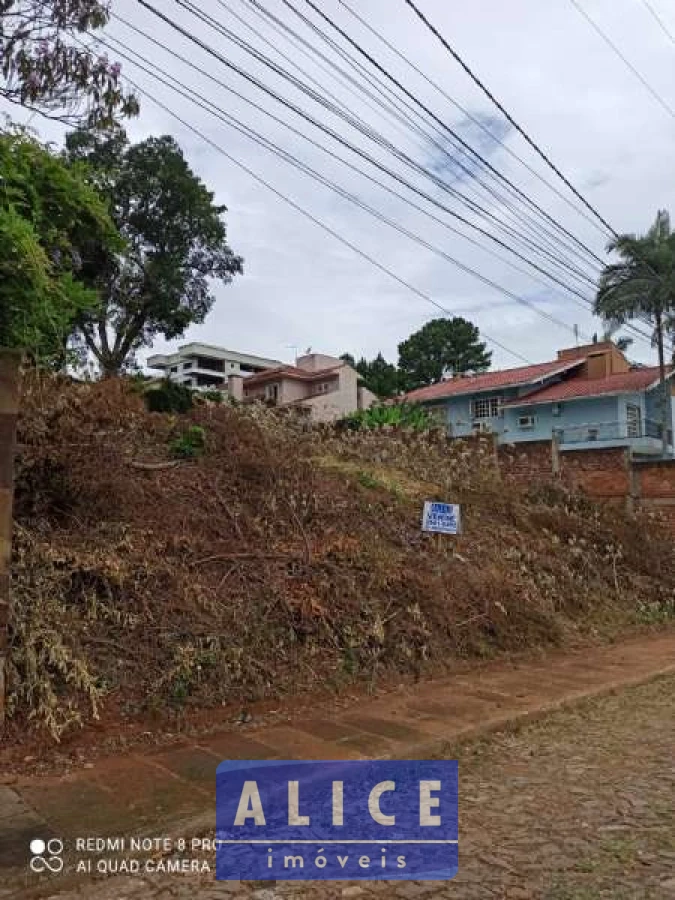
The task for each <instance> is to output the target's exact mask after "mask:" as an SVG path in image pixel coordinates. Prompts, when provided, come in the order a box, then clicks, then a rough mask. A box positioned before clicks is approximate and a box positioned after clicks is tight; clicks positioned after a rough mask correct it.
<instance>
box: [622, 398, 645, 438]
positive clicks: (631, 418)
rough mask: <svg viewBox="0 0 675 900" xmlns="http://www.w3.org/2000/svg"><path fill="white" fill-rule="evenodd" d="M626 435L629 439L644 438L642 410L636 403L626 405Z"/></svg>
mask: <svg viewBox="0 0 675 900" xmlns="http://www.w3.org/2000/svg"><path fill="white" fill-rule="evenodd" d="M626 434H627V435H628V437H629V438H637V437H642V410H641V409H640V407H639V406H638V405H637V404H636V403H627V404H626Z"/></svg>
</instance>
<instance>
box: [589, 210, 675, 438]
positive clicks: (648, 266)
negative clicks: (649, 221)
mask: <svg viewBox="0 0 675 900" xmlns="http://www.w3.org/2000/svg"><path fill="white" fill-rule="evenodd" d="M607 250H608V251H609V252H615V253H617V254H618V255H619V257H620V261H619V262H616V263H612V264H611V265H608V266H606V267H605V269H604V270H603V272H602V275H601V276H600V281H599V282H598V291H597V294H596V297H595V312H596V313H597V314H598V315H600V316H602V318H603V320H604V321H605V322H606V323H607V325H608V326H609V327H610V328H618V327H620V326H621V325H625V324H626V323H627V322H630V321H631V320H632V319H642V320H645V319H647V320H648V321H649V322H650V324H651V325H652V327H653V329H654V332H653V342H654V343H655V344H656V347H657V350H658V356H659V373H660V381H661V407H662V408H661V432H662V440H663V454H664V456H665V455H666V453H667V451H668V429H669V423H668V410H669V403H668V388H667V383H666V361H665V351H664V336H665V332H666V330H667V329H668V328H669V327H670V324H671V317H672V315H673V311H674V310H675V232H673V231H671V228H670V216H669V215H668V213H667V212H666V211H665V210H659V212H658V213H657V215H656V221H655V222H654V224H653V225H652V227H651V228H650V229H649V231H648V232H647V234H645V235H643V236H642V237H638V236H636V235H634V234H620V235H617V237H615V238H614V239H613V240H611V241H610V242H609V244H608V246H607Z"/></svg>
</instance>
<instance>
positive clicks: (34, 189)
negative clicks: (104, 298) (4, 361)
mask: <svg viewBox="0 0 675 900" xmlns="http://www.w3.org/2000/svg"><path fill="white" fill-rule="evenodd" d="M0 177H1V179H2V180H1V181H0V345H5V346H14V347H22V348H25V349H26V350H27V351H28V352H29V353H30V354H31V355H32V356H33V357H34V358H36V359H38V360H40V361H41V362H56V363H57V364H58V363H61V364H62V363H63V362H64V353H65V346H66V342H67V340H68V337H69V335H70V334H71V333H72V331H73V327H74V322H75V320H76V319H77V318H78V317H79V316H81V315H82V314H84V313H85V312H89V311H90V310H92V309H93V308H95V306H96V303H97V299H98V298H97V294H96V292H95V290H93V289H92V287H91V286H90V285H87V283H86V282H85V279H84V278H83V275H82V270H83V266H84V262H83V261H84V260H86V259H87V257H88V255H89V252H90V249H91V248H92V246H96V247H103V248H106V251H107V252H109V253H113V252H116V251H119V250H121V248H122V246H123V242H122V240H121V238H120V236H119V234H118V232H117V230H116V229H115V227H114V225H113V222H112V220H111V219H110V217H109V215H108V212H107V209H106V206H105V204H104V203H103V202H102V200H101V199H100V198H99V196H98V195H97V194H96V192H95V191H94V190H93V189H92V188H91V186H90V185H89V184H88V183H87V181H86V179H85V178H84V174H83V172H82V169H81V167H80V166H73V167H69V166H67V165H66V164H65V163H64V162H63V160H61V159H60V158H59V157H57V156H55V155H54V154H52V153H51V152H50V151H49V149H48V148H47V147H45V146H43V145H42V144H40V143H39V142H38V141H37V140H36V139H35V138H34V137H32V136H31V135H30V134H29V133H28V132H27V131H26V130H23V129H17V128H14V129H10V130H9V131H6V132H5V133H4V134H2V135H0Z"/></svg>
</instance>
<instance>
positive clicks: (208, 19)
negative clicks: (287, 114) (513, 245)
mask: <svg viewBox="0 0 675 900" xmlns="http://www.w3.org/2000/svg"><path fill="white" fill-rule="evenodd" d="M139 2H141V3H142V4H143V5H145V6H148V4H145V3H144V0H139ZM174 2H176V3H177V4H178V5H179V6H181V7H182V8H184V9H186V10H188V11H189V12H192V14H193V15H195V16H196V17H197V18H199V19H201V20H202V21H203V22H205V23H206V24H210V25H211V26H212V27H214V28H216V30H217V31H218V32H219V33H220V34H222V35H223V36H225V37H227V38H228V39H229V40H231V41H233V42H234V43H235V44H236V45H237V46H239V47H240V48H242V49H244V50H245V51H246V52H247V53H249V54H250V55H252V56H253V57H254V58H255V59H257V60H258V61H259V62H261V63H263V65H265V66H267V67H268V68H270V69H272V71H274V72H275V73H276V74H278V75H281V76H282V77H283V78H285V79H287V80H288V81H289V82H290V83H291V84H293V86H294V87H296V88H298V89H300V90H301V91H303V92H304V93H306V94H307V96H309V97H310V98H311V99H313V100H314V101H315V102H317V103H319V104H320V105H321V106H323V107H324V108H326V109H329V110H330V111H331V112H333V113H335V114H336V115H338V116H339V117H340V118H342V119H343V120H344V121H346V122H347V123H348V124H350V125H351V127H353V128H355V129H356V130H358V131H360V133H362V134H364V135H365V136H367V137H369V138H370V139H371V140H373V141H374V142H375V143H377V144H378V145H379V146H381V147H383V148H384V149H387V150H388V151H389V152H390V153H392V154H393V155H394V156H395V157H396V158H397V159H399V160H400V161H402V162H404V163H405V164H406V165H408V166H410V167H412V168H413V169H415V171H417V172H419V173H420V174H422V175H424V176H426V177H427V178H429V179H430V180H432V181H433V182H434V184H436V185H437V186H438V187H440V188H441V189H442V190H444V191H446V192H448V193H450V194H451V195H452V196H453V197H455V198H456V199H459V200H460V202H462V203H463V204H465V205H467V206H468V207H469V208H470V209H471V210H472V211H473V212H475V213H478V214H479V215H481V216H482V217H484V218H488V219H490V220H492V221H493V222H495V223H496V224H497V227H499V228H500V230H504V229H505V228H506V231H507V233H509V236H510V237H512V239H513V238H514V237H515V239H516V240H519V241H520V243H522V244H525V245H526V246H528V247H529V248H530V249H534V250H536V251H538V252H539V253H542V254H543V255H545V256H546V257H547V258H548V259H550V260H552V261H553V262H554V263H555V264H558V265H561V266H562V267H563V268H567V269H569V270H570V271H572V272H574V273H575V275H578V276H580V277H581V278H583V279H586V280H587V281H588V282H589V283H593V282H594V277H593V278H591V277H589V276H588V275H587V274H585V273H583V272H582V271H581V270H580V269H578V268H577V266H576V265H575V264H573V263H571V262H569V261H563V260H561V258H560V257H559V256H557V255H556V252H551V251H550V250H547V249H545V248H544V247H542V246H541V244H537V243H535V242H534V241H533V240H532V239H531V238H528V237H526V236H524V235H523V234H521V233H520V232H519V231H514V230H513V227H512V226H511V232H509V226H508V225H507V226H505V224H504V223H503V222H502V220H501V219H499V218H498V217H497V216H495V215H494V214H493V213H490V212H489V211H487V210H486V209H485V208H484V207H482V206H481V205H480V204H477V203H476V202H475V201H473V200H471V199H470V198H469V197H467V196H466V195H465V194H464V193H462V192H461V191H459V190H457V189H456V188H452V187H451V186H450V185H449V184H448V183H447V182H446V181H444V180H443V179H441V178H439V177H438V176H437V175H436V174H435V173H433V172H431V171H430V170H429V169H428V168H425V167H424V166H422V165H420V164H419V163H417V162H416V161H415V160H413V159H411V157H409V156H408V155H407V154H405V153H403V152H402V151H401V150H400V149H399V148H397V147H396V146H394V145H393V144H391V142H389V141H387V140H386V138H384V137H383V136H382V135H381V134H379V133H377V132H375V131H374V130H373V129H372V128H371V127H369V126H367V125H365V123H363V121H362V120H361V119H359V118H358V117H355V116H354V115H353V114H352V113H351V112H344V111H343V110H341V109H338V108H336V107H335V106H334V104H330V103H327V102H326V99H325V97H323V96H322V95H317V94H316V92H315V91H313V90H311V89H310V88H308V87H307V85H305V84H303V82H302V81H300V80H299V79H297V78H295V76H293V75H292V74H291V73H289V72H288V71H287V70H285V69H283V68H282V67H280V66H277V65H276V64H274V63H273V62H271V60H270V59H269V58H268V57H266V56H265V55H264V54H261V53H260V52H259V51H257V50H256V49H255V48H253V47H251V45H250V44H247V43H246V42H245V41H242V40H241V39H240V38H239V37H237V36H236V35H235V34H233V33H232V32H231V31H229V29H227V28H225V27H224V26H223V25H222V24H221V23H220V22H218V20H217V19H215V18H213V17H212V16H209V15H208V14H206V13H203V12H202V11H201V10H199V9H198V8H197V7H196V6H195V4H194V3H192V2H190V0H174ZM254 2H255V0H254ZM283 2H285V3H287V0H283ZM153 10H154V12H155V14H156V15H159V16H160V17H161V18H163V19H164V20H165V21H166V22H168V23H169V24H170V25H171V26H172V27H173V28H175V29H176V30H178V31H179V32H181V33H183V34H184V35H185V36H187V37H188V38H189V39H190V40H192V41H193V42H195V43H197V44H198V45H199V46H201V47H202V48H203V49H205V50H206V51H207V52H209V53H211V55H214V56H215V57H216V58H218V59H220V60H221V61H222V62H224V64H225V65H228V66H229V67H230V68H232V65H231V64H230V63H228V62H226V61H225V60H224V59H223V57H222V56H221V55H220V54H218V53H216V51H214V50H213V48H211V47H209V46H208V45H205V44H204V43H203V42H202V41H200V40H199V39H198V38H196V37H195V36H194V35H193V34H191V33H190V32H186V31H185V29H182V28H181V27H180V26H177V24H176V23H175V22H173V20H171V19H170V18H168V17H167V16H164V15H163V14H162V13H159V12H158V11H157V10H156V9H154V8H153ZM296 12H297V11H296ZM297 14H298V15H300V16H301V14H300V13H297ZM238 71H239V73H240V74H241V70H238ZM244 77H246V78H247V79H248V80H249V81H250V80H251V76H249V75H247V74H244ZM258 86H260V82H258ZM262 89H263V90H265V91H266V93H268V94H270V95H271V96H274V97H275V99H277V100H279V102H282V103H284V104H285V105H286V106H289V102H288V101H287V100H285V99H283V98H282V99H280V98H279V96H278V95H277V94H274V93H273V92H272V93H271V92H270V90H269V88H267V87H266V86H264V85H263V86H262ZM289 108H293V110H294V111H295V112H296V113H297V114H299V115H301V116H303V117H304V118H305V119H307V120H308V121H312V123H313V124H314V125H315V126H316V127H318V128H321V129H322V130H323V131H326V128H325V126H323V125H321V124H320V123H317V122H316V120H313V119H309V118H308V114H307V113H306V112H305V111H303V110H299V109H298V107H296V106H294V105H293V104H290V106H289ZM327 133H328V132H327ZM331 135H332V136H333V137H334V139H335V140H338V141H339V142H340V143H342V144H344V145H345V146H347V145H346V144H345V141H344V139H343V138H342V137H341V136H339V135H336V133H335V132H331ZM460 140H461V139H460ZM463 143H465V142H463ZM466 146H468V145H466ZM352 149H353V148H352ZM469 149H471V148H469ZM355 152H359V151H355ZM472 152H474V151H472ZM454 162H455V164H456V165H458V166H459V167H461V168H462V169H463V171H465V172H466V174H467V175H469V177H470V178H471V179H475V177H476V176H475V173H473V172H471V170H469V169H467V168H466V167H465V166H464V165H463V164H462V163H460V162H459V161H458V160H454ZM487 165H489V164H487ZM446 211H447V208H446ZM450 214H451V215H453V213H450ZM469 227H475V226H474V225H473V224H470V225H469ZM555 251H557V248H555ZM511 252H513V251H511Z"/></svg>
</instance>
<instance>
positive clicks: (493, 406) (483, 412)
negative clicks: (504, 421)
mask: <svg viewBox="0 0 675 900" xmlns="http://www.w3.org/2000/svg"><path fill="white" fill-rule="evenodd" d="M501 402H502V401H501V397H480V398H479V399H478V400H472V401H471V414H472V416H473V418H474V419H494V418H495V417H496V416H498V415H499V412H500V408H501Z"/></svg>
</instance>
